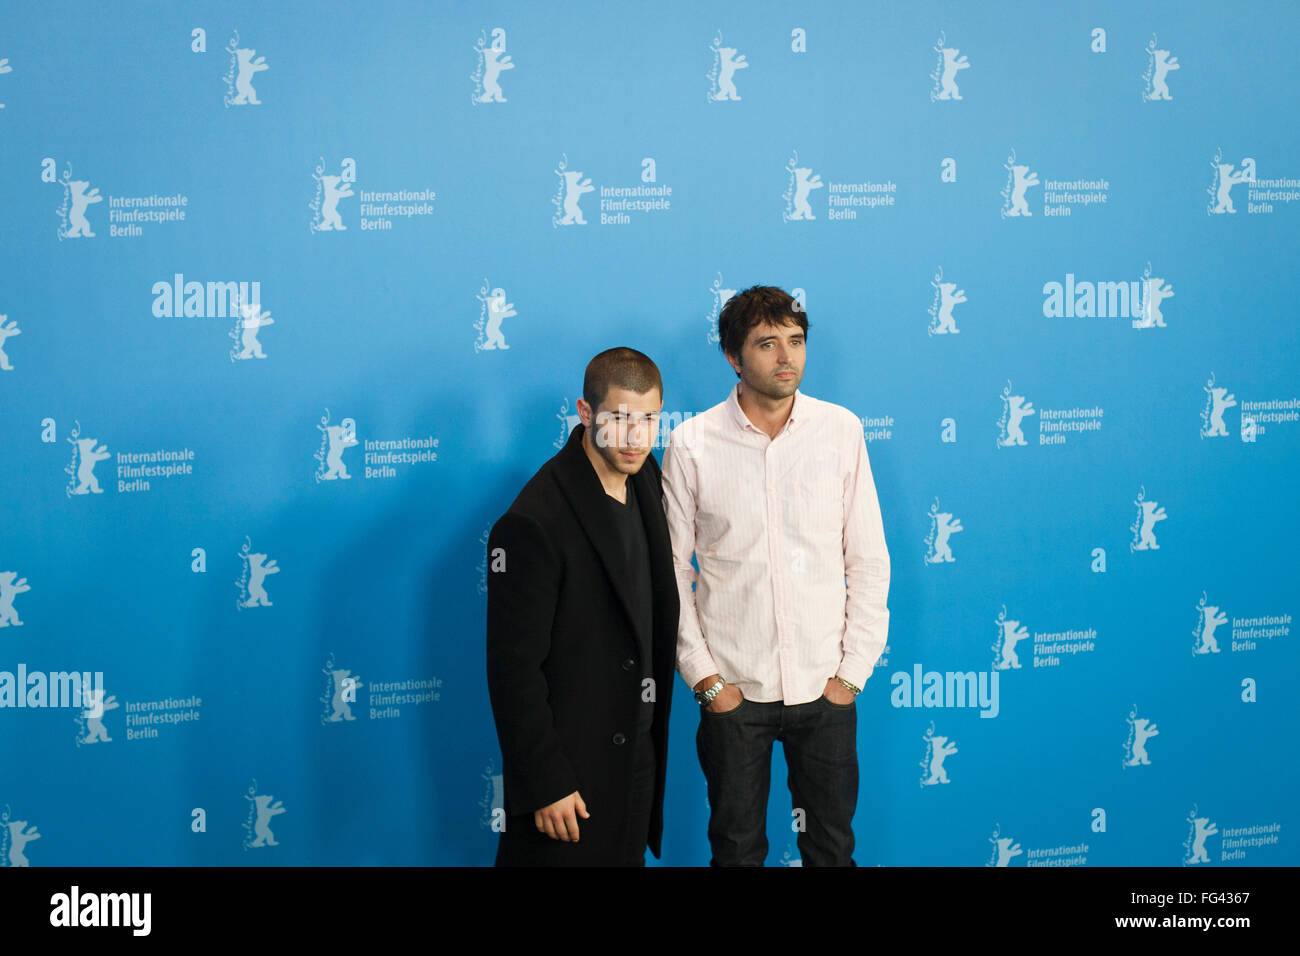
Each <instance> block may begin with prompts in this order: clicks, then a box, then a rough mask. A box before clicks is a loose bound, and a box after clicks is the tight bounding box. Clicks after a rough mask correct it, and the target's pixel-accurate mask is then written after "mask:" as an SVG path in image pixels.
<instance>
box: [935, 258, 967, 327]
mask: <svg viewBox="0 0 1300 956" xmlns="http://www.w3.org/2000/svg"><path fill="white" fill-rule="evenodd" d="M941 274H942V273H941ZM938 289H939V308H938V311H937V313H936V314H935V321H934V323H933V324H932V325H931V327H930V334H931V335H948V334H950V333H951V334H952V335H956V334H957V333H959V332H960V331H961V329H959V328H957V322H956V321H955V320H954V319H953V317H952V309H953V306H955V305H960V304H961V303H962V302H965V301H966V290H965V289H958V288H957V283H955V282H940V283H939V287H938Z"/></svg>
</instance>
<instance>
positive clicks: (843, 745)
mask: <svg viewBox="0 0 1300 956" xmlns="http://www.w3.org/2000/svg"><path fill="white" fill-rule="evenodd" d="M857 738H858V711H857V704H856V703H850V704H846V705H839V704H832V703H831V702H830V701H829V700H827V699H826V698H825V697H819V698H817V699H816V700H814V701H812V702H811V703H807V704H796V705H794V706H787V705H786V704H785V703H784V702H782V701H779V700H778V701H772V702H770V703H758V702H755V701H750V700H742V701H741V703H740V706H739V707H736V708H735V709H733V710H728V711H724V712H723V713H720V714H715V713H712V712H710V711H708V710H706V709H705V708H703V707H701V708H700V729H699V731H698V732H697V733H696V736H695V743H696V748H697V750H698V751H699V755H700V767H701V768H702V769H703V770H704V776H705V779H706V780H708V784H709V808H710V813H709V843H710V844H711V845H712V848H713V859H712V861H711V862H710V865H711V866H762V865H763V861H764V860H766V859H767V833H766V828H767V795H768V789H769V785H770V783H771V779H772V742H773V741H776V740H779V741H781V746H782V749H783V751H784V752H785V762H786V765H787V767H789V776H788V778H787V781H788V783H789V786H790V797H791V801H792V807H793V808H794V809H795V810H803V811H804V812H803V814H802V822H803V828H802V829H801V830H800V831H799V836H798V846H799V856H800V858H801V861H802V863H803V865H804V866H856V865H857V864H855V863H854V862H853V812H854V810H855V809H857V803H858V746H857V743H858V740H857ZM799 819H800V818H799V817H797V816H792V817H791V820H792V821H798V820H799Z"/></svg>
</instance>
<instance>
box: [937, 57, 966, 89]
mask: <svg viewBox="0 0 1300 956" xmlns="http://www.w3.org/2000/svg"><path fill="white" fill-rule="evenodd" d="M960 52H961V51H960V50H954V49H952V48H950V47H944V49H943V74H942V76H941V77H940V80H939V93H938V95H937V96H936V97H935V99H940V100H959V99H961V94H960V93H958V92H957V71H958V70H965V69H969V68H970V63H969V62H968V61H967V59H966V57H964V56H958V55H957V54H959V53H960Z"/></svg>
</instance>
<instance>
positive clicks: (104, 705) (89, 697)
mask: <svg viewBox="0 0 1300 956" xmlns="http://www.w3.org/2000/svg"><path fill="white" fill-rule="evenodd" d="M83 696H84V697H85V699H86V709H85V710H83V711H82V712H81V717H82V719H83V720H85V722H86V736H85V737H83V738H81V740H80V743H83V744H95V743H110V742H111V741H112V739H113V738H112V737H110V736H109V735H108V728H106V727H105V726H104V719H103V718H104V711H107V710H117V708H118V707H119V706H121V705H120V704H118V702H117V698H116V697H115V696H113V695H112V694H109V695H108V696H107V697H105V696H104V692H103V691H102V690H91V689H90V688H89V687H87V688H86V689H85V692H84V695H83Z"/></svg>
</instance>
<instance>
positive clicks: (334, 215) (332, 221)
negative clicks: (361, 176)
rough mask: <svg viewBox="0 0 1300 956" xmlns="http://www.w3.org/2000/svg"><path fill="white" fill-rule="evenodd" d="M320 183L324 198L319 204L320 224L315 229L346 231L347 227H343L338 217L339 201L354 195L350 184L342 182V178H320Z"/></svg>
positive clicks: (341, 219)
mask: <svg viewBox="0 0 1300 956" xmlns="http://www.w3.org/2000/svg"><path fill="white" fill-rule="evenodd" d="M320 181H321V186H322V188H323V189H324V197H325V198H324V201H323V202H322V203H321V210H320V224H319V225H317V226H316V228H317V229H318V230H337V229H347V226H345V225H343V218H342V217H341V216H340V215H339V200H340V199H346V198H348V197H349V196H353V195H355V193H353V192H352V184H351V183H345V182H343V177H342V176H322V177H321V178H320ZM340 184H341V185H340Z"/></svg>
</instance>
